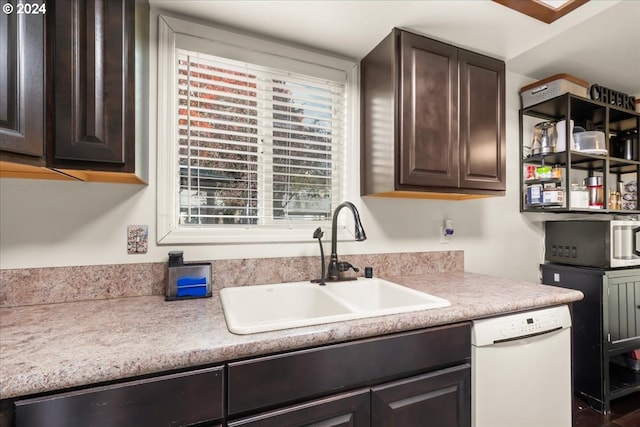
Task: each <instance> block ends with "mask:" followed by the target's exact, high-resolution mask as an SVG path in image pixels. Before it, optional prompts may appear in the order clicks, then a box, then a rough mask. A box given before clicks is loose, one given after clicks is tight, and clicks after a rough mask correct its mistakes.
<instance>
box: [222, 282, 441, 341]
mask: <svg viewBox="0 0 640 427" xmlns="http://www.w3.org/2000/svg"><path fill="white" fill-rule="evenodd" d="M220 299H221V301H222V309H223V311H224V316H225V319H226V321H227V327H228V328H229V331H231V332H232V333H235V334H240V335H244V334H252V333H256V332H267V331H275V330H280V329H289V328H296V327H300V326H311V325H319V324H324V323H331V322H340V321H345V320H353V319H363V318H367V317H375V316H383V315H388V314H398V313H406V312H410V311H420V310H429V309H433V308H440V307H447V306H449V305H451V304H450V303H449V301H447V300H445V299H443V298H439V297H437V296H434V295H430V294H427V293H425V292H420V291H417V290H415V289H411V288H407V287H405V286H402V285H398V284H396V283H392V282H389V281H387V280H383V279H378V278H372V279H360V278H359V279H358V280H352V281H345V282H333V283H327V284H326V285H325V286H320V285H318V284H315V283H310V282H291V283H277V284H269V285H254V286H238V287H230V288H223V289H222V290H221V291H220Z"/></svg>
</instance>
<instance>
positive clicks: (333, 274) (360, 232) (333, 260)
mask: <svg viewBox="0 0 640 427" xmlns="http://www.w3.org/2000/svg"><path fill="white" fill-rule="evenodd" d="M345 207H346V208H349V209H351V213H352V214H353V220H354V222H355V233H354V236H355V239H356V241H358V242H361V241H363V240H366V239H367V235H366V234H365V233H364V228H362V223H361V222H360V214H358V210H357V209H356V207H355V206H354V205H353V203H351V202H343V203H341V204H339V205H338V207H337V208H336V210H334V211H333V221H332V222H331V255H330V256H329V268H328V270H329V271H328V272H327V280H333V281H337V280H340V272H341V271H347V270H348V269H350V268H353V270H354V271H355V272H358V269H356V268H355V267H353V266H352V265H351V264H349V263H348V262H338V213H340V210H341V209H342V208H345Z"/></svg>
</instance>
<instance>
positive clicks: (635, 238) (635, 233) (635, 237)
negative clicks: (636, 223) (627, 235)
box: [633, 227, 640, 256]
mask: <svg viewBox="0 0 640 427" xmlns="http://www.w3.org/2000/svg"><path fill="white" fill-rule="evenodd" d="M638 232H640V227H636V228H634V229H633V253H634V254H635V255H638V256H640V251H639V250H638Z"/></svg>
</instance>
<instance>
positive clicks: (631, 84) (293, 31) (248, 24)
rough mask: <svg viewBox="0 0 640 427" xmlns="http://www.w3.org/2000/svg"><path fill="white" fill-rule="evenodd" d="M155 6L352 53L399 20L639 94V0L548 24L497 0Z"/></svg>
mask: <svg viewBox="0 0 640 427" xmlns="http://www.w3.org/2000/svg"><path fill="white" fill-rule="evenodd" d="M149 2H150V3H151V5H152V6H155V7H158V8H160V9H165V10H170V11H172V12H174V13H179V14H182V15H189V16H193V17H196V18H197V19H198V20H205V21H209V22H212V23H216V24H218V25H221V26H224V27H228V28H233V29H239V30H243V31H249V32H251V33H254V34H258V35H262V36H265V37H268V38H273V39H279V40H283V41H287V42H290V43H293V42H295V43H296V44H299V45H305V46H308V47H312V48H315V49H319V50H323V51H328V52H332V53H335V54H339V55H341V56H346V57H350V58H353V59H357V60H359V59H361V58H362V57H364V56H365V55H366V54H367V53H368V52H369V51H370V50H371V49H372V48H373V47H374V46H375V45H376V44H377V43H378V42H379V41H381V40H382V39H383V38H384V37H385V36H386V35H387V34H389V32H390V31H391V29H392V28H393V27H399V28H403V29H406V30H410V31H413V32H416V33H420V34H424V35H426V36H429V37H431V38H434V39H438V40H442V41H446V42H448V43H451V44H454V45H457V46H459V47H464V48H467V49H470V50H473V51H476V52H479V53H484V54H486V55H489V56H493V57H496V58H500V59H503V60H504V61H505V62H506V64H507V70H508V71H511V72H514V73H517V74H521V75H525V76H528V77H530V78H532V79H535V80H538V79H543V78H546V77H549V76H551V75H554V74H560V73H567V74H570V75H573V76H576V77H578V78H581V79H583V80H586V81H588V82H589V83H598V84H600V85H602V86H605V87H608V88H610V89H613V90H617V91H620V92H623V93H626V94H630V95H636V96H640V1H639V0H608V1H597V0H591V1H589V2H587V3H586V4H584V5H583V6H580V7H579V8H577V9H576V10H574V11H573V12H571V13H569V14H568V15H566V16H564V17H562V18H560V19H558V20H557V21H555V22H553V23H552V24H545V23H543V22H540V21H538V20H536V19H534V18H531V17H528V16H526V15H523V14H521V13H519V12H516V11H514V10H512V9H509V8H507V7H504V6H502V5H500V4H498V3H495V2H493V1H490V0H422V1H402V0H399V1H382V0H342V1H340V0H327V1H315V0H274V1H268V0H253V1H244V0H208V1H207V0H200V1H188V0H187V1H170V0H149Z"/></svg>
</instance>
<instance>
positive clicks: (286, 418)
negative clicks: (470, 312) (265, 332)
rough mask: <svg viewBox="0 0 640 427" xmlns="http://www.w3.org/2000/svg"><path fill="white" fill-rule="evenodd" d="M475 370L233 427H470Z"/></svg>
mask: <svg viewBox="0 0 640 427" xmlns="http://www.w3.org/2000/svg"><path fill="white" fill-rule="evenodd" d="M470 387H471V365H469V364H468V363H466V364H463V365H460V366H456V367H453V368H449V369H443V370H439V371H436V372H432V373H428V374H425V375H419V376H416V377H411V378H407V379H403V380H399V381H394V382H391V383H387V384H383V385H380V386H376V387H373V388H370V389H369V388H367V389H360V390H357V391H353V392H350V393H343V394H338V395H336V396H331V397H328V398H324V399H318V400H313V401H311V402H306V403H302V404H299V405H293V406H289V407H287V408H284V409H278V410H274V411H270V412H266V413H263V414H260V415H256V416H252V417H249V418H245V419H242V420H239V421H235V422H231V423H229V424H228V426H229V427H289V426H291V427H293V426H300V425H304V426H309V427H346V426H350V427H365V426H366V427H384V426H398V427H402V426H407V427H412V426H421V427H460V426H469V425H471V421H470V416H469V414H470V413H471V407H470V399H469V397H470Z"/></svg>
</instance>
